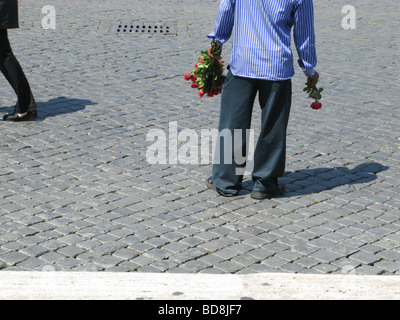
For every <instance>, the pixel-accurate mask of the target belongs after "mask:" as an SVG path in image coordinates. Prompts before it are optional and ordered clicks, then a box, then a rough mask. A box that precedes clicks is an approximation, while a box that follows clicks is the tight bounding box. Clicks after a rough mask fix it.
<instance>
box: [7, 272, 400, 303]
mask: <svg viewBox="0 0 400 320" xmlns="http://www.w3.org/2000/svg"><path fill="white" fill-rule="evenodd" d="M0 288H1V289H0V299H2V300H4V299H6V300H72V299H77V300H89V299H90V300H100V299H101V300H127V299H128V300H136V299H145V300H147V299H152V300H240V299H243V298H247V299H248V298H251V299H255V300H289V299H290V300H298V299H301V300H328V299H331V300H332V299H335V300H360V299H369V300H371V299H373V300H400V276H360V275H310V274H282V273H272V274H250V275H229V274H226V275H214V274H169V273H122V272H121V273H119V272H118V273H117V272H110V273H108V272H19V271H2V272H0Z"/></svg>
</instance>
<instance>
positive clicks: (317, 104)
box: [310, 101, 322, 110]
mask: <svg viewBox="0 0 400 320" xmlns="http://www.w3.org/2000/svg"><path fill="white" fill-rule="evenodd" d="M310 107H311V108H312V109H314V110H319V109H321V108H322V103H321V102H319V101H317V102H313V103H311V106H310Z"/></svg>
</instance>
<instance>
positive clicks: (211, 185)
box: [206, 177, 237, 197]
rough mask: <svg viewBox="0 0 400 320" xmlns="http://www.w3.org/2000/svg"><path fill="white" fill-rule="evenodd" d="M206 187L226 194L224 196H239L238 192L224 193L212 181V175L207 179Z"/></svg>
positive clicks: (220, 193)
mask: <svg viewBox="0 0 400 320" xmlns="http://www.w3.org/2000/svg"><path fill="white" fill-rule="evenodd" d="M206 187H207V188H208V189H210V190H213V191H215V192H217V193H218V194H219V195H221V196H224V197H234V196H237V194H233V193H224V192H222V191H220V190H218V189H217V187H216V186H215V185H214V184H213V181H212V177H209V178H208V179H206Z"/></svg>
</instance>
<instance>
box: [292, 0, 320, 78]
mask: <svg viewBox="0 0 400 320" xmlns="http://www.w3.org/2000/svg"><path fill="white" fill-rule="evenodd" d="M294 42H295V45H296V49H297V53H298V55H299V61H298V63H299V66H300V67H301V68H302V69H303V72H304V74H305V75H306V76H312V75H313V74H314V72H315V70H314V67H315V66H316V65H317V53H316V49H315V32H314V6H313V1H312V0H297V4H296V6H295V13H294Z"/></svg>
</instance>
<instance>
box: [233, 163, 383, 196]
mask: <svg viewBox="0 0 400 320" xmlns="http://www.w3.org/2000/svg"><path fill="white" fill-rule="evenodd" d="M388 169H389V167H387V166H384V165H382V164H380V163H376V162H371V163H363V164H359V165H358V166H356V167H355V168H354V169H349V168H347V167H336V168H315V169H304V170H298V171H293V172H286V173H285V176H284V177H282V178H280V179H279V182H280V183H281V184H283V185H285V188H286V192H285V193H284V194H283V196H282V197H289V196H299V195H307V194H313V193H318V192H321V191H324V190H331V189H334V188H337V187H340V186H343V185H353V184H363V183H369V182H371V181H374V180H376V179H377V176H376V175H377V173H379V172H382V171H385V170H388ZM253 185H254V183H253V181H252V180H246V181H244V182H243V190H242V191H241V193H240V194H241V195H245V194H249V193H250V192H251V191H252V189H253Z"/></svg>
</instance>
